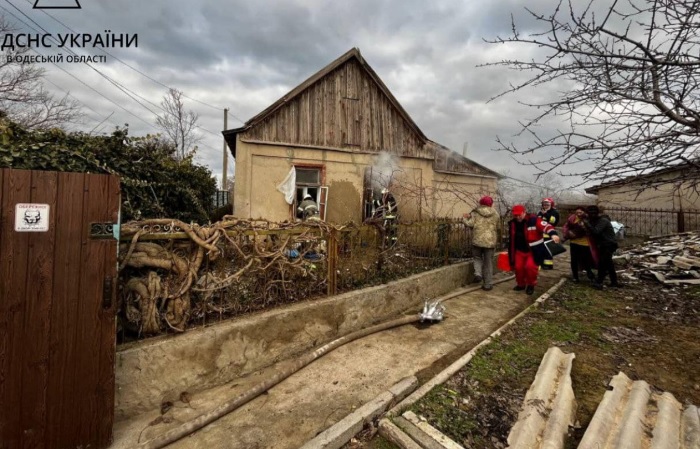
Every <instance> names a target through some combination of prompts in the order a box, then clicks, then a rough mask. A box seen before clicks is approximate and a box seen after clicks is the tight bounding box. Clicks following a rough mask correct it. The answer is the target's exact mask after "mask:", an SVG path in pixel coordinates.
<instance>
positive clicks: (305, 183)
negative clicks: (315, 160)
mask: <svg viewBox="0 0 700 449" xmlns="http://www.w3.org/2000/svg"><path fill="white" fill-rule="evenodd" d="M294 168H295V171H296V178H297V182H296V201H295V203H294V209H293V210H294V211H295V216H296V218H301V217H300V216H299V215H298V213H297V205H298V204H300V203H301V202H302V201H303V200H304V197H305V196H306V195H311V199H312V200H314V201H315V202H316V204H318V208H319V212H320V218H321V220H325V219H326V200H327V198H328V187H324V186H322V185H321V182H322V178H323V167H322V166H321V167H306V166H295V167H294Z"/></svg>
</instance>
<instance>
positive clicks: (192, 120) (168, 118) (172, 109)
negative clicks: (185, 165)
mask: <svg viewBox="0 0 700 449" xmlns="http://www.w3.org/2000/svg"><path fill="white" fill-rule="evenodd" d="M182 98H183V94H182V92H181V91H179V90H177V89H172V88H171V89H169V90H168V93H167V94H166V95H165V96H164V97H163V101H161V103H160V105H161V108H162V109H163V111H164V112H163V114H162V115H160V116H159V117H158V118H157V119H156V123H157V124H158V127H159V128H160V129H162V130H163V132H164V133H165V135H166V136H167V138H168V139H169V140H171V141H172V142H173V144H174V145H175V147H176V148H177V150H176V155H175V157H176V159H177V160H182V159H184V158H185V157H186V156H188V155H189V154H190V153H191V152H192V150H193V147H194V145H196V144H197V143H199V142H200V141H201V140H202V137H201V136H200V135H199V134H197V120H198V119H199V115H198V114H197V113H196V112H194V111H186V110H185V103H184V101H183V100H182Z"/></svg>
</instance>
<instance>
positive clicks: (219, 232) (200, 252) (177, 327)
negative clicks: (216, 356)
mask: <svg viewBox="0 0 700 449" xmlns="http://www.w3.org/2000/svg"><path fill="white" fill-rule="evenodd" d="M343 228H344V226H343V227H334V226H331V225H329V224H327V223H323V222H313V223H304V224H299V223H288V222H283V223H273V222H269V221H266V220H241V219H237V218H235V217H232V216H226V217H224V219H223V220H222V221H220V222H217V223H214V224H212V225H209V226H198V225H188V224H186V223H183V222H181V221H179V220H172V219H155V220H144V221H139V222H131V223H126V224H124V225H123V226H122V229H121V233H122V236H123V237H131V240H130V242H128V243H123V244H122V245H121V246H120V255H121V256H120V261H119V270H120V273H121V276H122V283H121V285H122V292H121V308H120V314H119V318H120V324H121V325H122V330H124V331H126V332H128V333H130V334H136V335H153V334H158V333H160V332H162V331H163V330H164V329H166V327H167V328H168V329H170V330H173V331H176V332H183V331H184V330H185V329H186V328H187V326H188V323H190V322H191V321H192V319H193V318H204V319H205V316H206V315H207V314H209V315H211V314H219V315H220V316H221V315H224V314H226V315H232V314H236V313H243V312H247V311H250V310H256V309H259V308H263V307H266V306H269V305H270V304H275V303H279V302H290V301H295V300H298V299H301V298H302V297H305V296H307V294H314V293H320V292H323V291H324V289H325V282H326V278H325V269H324V268H323V267H319V264H322V265H323V264H325V250H326V242H325V240H326V239H327V238H328V236H329V235H330V233H331V230H340V229H343ZM270 231H272V232H270ZM154 234H157V235H154ZM144 240H150V241H144ZM155 242H158V243H155Z"/></svg>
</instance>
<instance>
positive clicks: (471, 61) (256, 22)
mask: <svg viewBox="0 0 700 449" xmlns="http://www.w3.org/2000/svg"><path fill="white" fill-rule="evenodd" d="M11 1H12V2H13V3H14V4H15V5H17V6H18V7H20V8H21V9H23V10H24V11H25V13H26V14H27V15H29V16H30V17H32V18H33V19H34V20H36V21H37V22H38V23H40V24H41V25H42V26H43V27H44V28H45V29H46V30H47V31H49V32H52V33H55V34H57V33H69V32H70V31H68V30H67V29H65V28H64V27H63V26H62V25H60V24H59V23H57V22H56V21H54V20H53V19H51V18H50V17H49V16H47V15H46V14H44V13H42V12H40V11H36V10H32V9H31V3H32V1H31V0H11ZM81 4H82V5H83V9H82V10H79V11H76V10H71V11H58V10H54V11H50V14H51V15H53V16H54V17H56V18H57V19H59V20H61V21H62V22H63V23H65V24H66V25H68V26H69V27H71V28H72V29H73V30H75V31H77V32H84V33H91V34H95V33H98V32H102V31H103V30H107V29H109V30H112V32H114V33H138V42H139V45H138V48H115V49H109V50H108V51H109V52H110V53H112V54H113V55H114V56H116V57H118V58H120V59H122V60H123V61H124V62H126V63H127V64H129V65H131V66H133V67H134V68H136V69H138V70H139V71H141V72H143V73H145V74H147V75H148V76H149V77H151V78H153V79H156V80H157V81H158V82H159V83H162V84H164V85H167V86H172V87H175V88H178V89H180V90H182V91H183V92H184V93H185V95H187V96H189V97H191V98H193V99H196V100H199V101H201V102H203V103H206V104H208V105H210V106H207V105H204V104H201V103H198V102H196V101H192V100H187V107H189V108H191V109H193V110H195V111H196V112H197V113H199V115H200V125H201V126H202V127H203V128H205V129H206V130H208V131H209V132H207V131H202V135H203V136H204V141H203V143H202V145H201V147H200V151H199V156H198V158H199V160H200V162H202V163H204V164H207V165H208V166H209V167H210V168H211V169H212V170H213V171H214V172H215V173H216V174H217V175H218V174H220V173H221V165H222V155H221V153H222V138H221V137H220V135H219V133H220V131H221V129H222V128H223V119H222V115H223V113H222V109H223V108H224V107H228V108H230V110H231V116H230V117H229V127H237V126H240V125H241V121H239V120H237V119H236V118H234V117H233V116H235V117H237V118H238V119H241V120H242V121H245V120H247V119H249V118H250V117H252V116H253V115H255V114H257V113H258V112H260V111H261V110H262V109H264V108H265V107H266V106H268V105H269V104H271V103H272V102H274V101H275V100H277V99H278V98H279V97H280V96H282V95H283V94H285V93H286V92H287V91H289V90H291V89H292V88H294V87H295V86H296V85H298V84H299V83H301V82H302V81H303V80H304V79H306V78H307V77H309V76H310V75H312V74H313V73H315V72H316V71H317V70H319V69H321V68H322V67H323V66H325V65H326V64H328V63H329V62H331V61H332V60H334V59H335V58H337V57H338V56H340V55H341V54H343V53H344V52H346V51H347V50H349V49H350V48H352V47H359V48H360V50H361V51H362V54H363V55H364V57H365V58H366V60H367V61H368V62H369V64H370V65H371V66H372V67H373V68H374V69H375V71H376V72H377V73H378V74H379V76H380V77H381V78H382V79H383V81H384V82H385V83H386V84H387V86H388V87H389V89H390V90H391V91H392V92H393V93H394V95H395V96H396V97H397V99H398V100H399V102H400V103H401V104H402V105H403V106H404V107H405V109H406V110H407V111H408V113H409V114H410V115H411V116H412V117H413V118H414V120H415V121H416V123H417V124H418V126H420V127H421V129H422V130H423V131H424V133H425V134H426V135H427V136H428V137H429V138H431V139H433V140H435V141H437V142H440V143H442V144H444V145H446V146H448V147H451V148H453V149H455V150H457V151H461V149H462V146H463V144H464V142H468V145H469V156H470V157H472V158H473V159H475V160H476V161H477V162H480V163H482V164H484V165H487V166H489V167H492V168H494V169H497V170H509V171H510V172H511V173H516V174H518V175H519V176H522V177H528V176H529V175H530V174H532V173H533V170H531V169H529V168H528V167H525V166H523V165H522V164H519V163H516V162H515V161H513V160H512V158H511V157H509V156H508V155H507V154H505V153H502V152H493V151H492V149H493V148H495V147H496V142H495V139H496V136H499V135H500V136H502V137H506V138H508V137H510V136H513V135H514V134H515V133H516V132H517V130H518V121H519V120H523V119H524V118H525V117H527V116H530V115H532V113H533V111H530V110H528V109H527V108H525V107H523V106H520V105H518V103H517V101H518V99H521V98H523V97H519V96H517V95H514V96H508V97H505V98H501V99H499V100H497V101H494V102H491V103H487V101H488V100H489V99H490V98H491V97H493V96H495V95H497V94H498V93H500V92H502V91H503V90H505V89H507V88H508V85H509V83H514V82H517V81H518V80H519V79H522V77H523V74H521V73H517V72H512V71H509V70H507V69H505V68H499V67H495V68H494V67H490V68H477V67H476V66H477V65H479V64H484V63H487V62H496V61H499V60H501V59H507V58H513V57H515V56H517V57H519V58H523V57H526V56H527V55H528V54H530V53H529V52H531V51H532V49H529V48H514V47H512V46H508V45H491V44H487V43H485V42H484V41H483V39H484V38H493V37H495V36H496V35H507V34H508V33H509V32H510V20H511V14H512V15H513V17H514V18H515V20H516V21H517V22H518V23H519V24H522V26H524V27H525V28H526V29H527V28H528V27H529V26H530V25H531V22H530V20H529V18H528V14H527V13H526V12H525V10H524V6H525V5H524V4H523V3H522V2H520V1H515V0H493V1H490V2H464V1H463V0H444V1H438V2H425V1H423V0H420V1H419V0H384V1H376V0H354V1H350V2H324V1H319V0H260V1H257V2H251V1H240V0H234V1H216V0H202V1H184V0H167V1H166V0H153V1H150V2H143V1H142V0H138V1H137V0H120V1H118V2H114V1H110V2H98V1H92V2H89V1H84V2H81ZM555 6H556V2H555V1H553V0H533V1H531V2H528V3H527V7H528V8H530V9H535V10H541V11H550V10H552V9H553V8H554V7H555ZM10 19H12V18H10ZM20 25H21V24H20ZM83 53H84V54H101V53H100V52H99V51H97V50H95V49H85V50H84V51H83ZM60 67H61V68H63V69H65V70H66V71H68V72H70V73H71V74H72V75H73V76H75V77H77V78H79V79H80V80H81V81H82V82H84V83H86V84H88V85H90V86H91V87H93V88H94V89H96V90H98V91H99V92H101V93H103V94H104V95H105V96H107V97H109V98H110V99H112V100H113V101H114V102H115V103H116V104H114V103H111V102H110V101H108V100H106V99H105V98H103V97H101V96H100V95H98V94H97V93H95V92H94V91H92V90H90V89H89V88H87V87H86V86H85V85H83V84H81V83H80V82H79V81H77V80H76V79H74V78H72V77H71V76H69V75H67V74H66V73H64V72H62V71H61V70H59V68H57V67H55V66H52V65H50V64H49V65H46V66H45V68H46V70H47V77H48V79H49V80H51V81H52V82H54V83H55V84H56V85H58V86H60V87H61V88H62V89H65V90H69V91H70V92H71V94H72V95H74V96H75V97H76V98H78V99H79V100H80V101H81V102H82V103H83V104H84V105H86V107H89V108H91V109H92V110H87V109H86V113H87V115H88V117H87V118H86V120H85V123H84V124H83V125H82V126H81V129H84V130H88V131H89V130H91V129H93V128H94V127H96V126H97V125H98V123H99V122H100V121H102V120H104V119H105V118H106V117H107V116H109V115H110V114H112V113H113V115H112V116H111V117H110V119H109V120H108V121H106V122H105V125H106V126H105V125H101V126H99V127H97V129H96V131H100V130H101V131H102V132H108V131H109V130H110V129H112V128H113V126H114V125H115V124H123V123H129V126H130V128H131V133H132V134H135V135H141V134H146V133H154V132H156V129H155V127H154V126H153V125H154V123H155V116H154V114H153V113H151V112H149V111H148V110H146V109H145V108H144V107H142V106H139V105H138V104H137V103H136V102H135V101H133V100H131V99H129V98H128V97H127V96H126V95H125V94H124V93H122V92H120V91H119V90H117V89H116V88H115V87H114V86H113V85H111V84H110V83H109V82H107V81H106V80H104V79H103V78H101V77H100V76H99V75H98V74H97V73H95V72H94V71H92V70H90V69H89V68H88V67H85V66H82V65H74V64H65V63H64V64H60ZM95 67H96V68H97V69H99V70H100V71H102V72H103V73H104V74H106V75H108V76H110V77H112V78H114V79H115V80H117V81H118V82H119V83H121V84H123V85H124V86H125V87H127V88H128V89H130V90H132V91H133V92H136V93H138V95H140V96H142V97H144V98H145V99H146V100H148V102H151V103H154V104H156V105H157V104H159V103H160V101H161V98H162V96H163V95H164V94H165V92H166V88H165V87H164V86H162V85H160V84H158V83H155V82H153V81H151V80H149V79H148V78H146V77H144V76H143V75H141V74H139V73H137V72H136V71H134V70H133V69H132V68H129V67H127V66H126V65H124V64H122V63H120V62H118V61H117V60H116V59H115V58H114V57H110V56H108V62H107V63H102V64H95ZM47 87H48V88H49V89H53V90H56V92H57V93H59V94H60V93H61V92H60V91H58V90H57V89H56V88H54V86H53V85H50V84H49V85H47ZM532 95H534V94H530V96H529V97H528V99H530V100H531V99H532V98H533V96H532ZM148 102H146V101H143V100H142V103H144V104H145V105H146V106H147V107H148V108H149V109H151V110H152V111H154V112H159V111H158V110H157V108H156V107H155V106H154V105H153V104H150V103H148ZM120 106H121V107H124V108H126V109H127V110H129V111H130V112H131V113H132V114H133V115H130V114H129V113H127V112H125V111H124V110H123V109H122V108H121V107H120ZM211 106H214V107H213V108H212V107H211ZM93 110H94V111H93ZM134 116H137V117H139V118H136V117H134ZM547 126H553V124H552V123H548V124H547ZM516 141H518V142H519V144H521V145H526V144H527V142H526V141H523V140H522V139H516Z"/></svg>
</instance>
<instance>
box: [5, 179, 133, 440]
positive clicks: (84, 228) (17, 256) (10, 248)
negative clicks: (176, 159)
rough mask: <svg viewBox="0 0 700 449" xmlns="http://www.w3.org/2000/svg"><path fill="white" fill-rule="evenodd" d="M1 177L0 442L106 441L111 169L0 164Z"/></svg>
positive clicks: (112, 264)
mask: <svg viewBox="0 0 700 449" xmlns="http://www.w3.org/2000/svg"><path fill="white" fill-rule="evenodd" d="M0 186H1V189H0V449H14V448H46V449H49V448H61V449H63V448H78V447H81V448H88V447H89V448H103V447H107V446H108V445H109V444H110V443H111V440H112V421H113V417H114V410H113V409H114V354H115V318H114V317H115V312H114V309H115V299H116V292H115V283H116V276H117V272H116V271H117V270H116V267H117V241H116V240H115V239H114V238H113V237H112V236H111V233H112V226H111V225H109V224H108V223H116V222H117V221H118V218H119V217H118V216H119V202H120V196H119V178H118V177H116V176H111V175H94V174H82V173H56V172H48V171H26V170H11V169H0ZM101 231H102V232H101Z"/></svg>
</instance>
